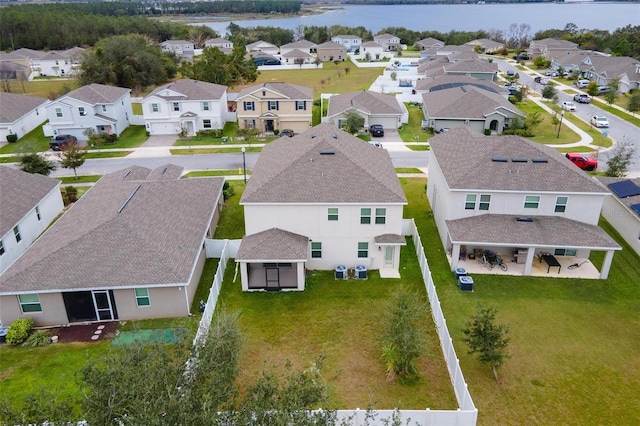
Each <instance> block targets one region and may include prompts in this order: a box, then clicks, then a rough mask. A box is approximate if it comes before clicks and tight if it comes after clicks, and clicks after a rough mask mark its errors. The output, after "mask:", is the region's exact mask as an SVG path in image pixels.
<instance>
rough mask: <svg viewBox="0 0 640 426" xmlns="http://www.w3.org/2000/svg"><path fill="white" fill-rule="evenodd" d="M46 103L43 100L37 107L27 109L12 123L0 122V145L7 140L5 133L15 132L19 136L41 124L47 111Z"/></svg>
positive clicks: (45, 117)
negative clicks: (27, 110)
mask: <svg viewBox="0 0 640 426" xmlns="http://www.w3.org/2000/svg"><path fill="white" fill-rule="evenodd" d="M47 103H48V102H45V103H43V104H42V105H40V106H39V107H38V108H35V109H33V110H31V111H29V112H28V113H26V114H25V115H23V116H22V117H20V118H18V119H17V120H16V121H14V122H12V123H1V124H0V145H3V144H4V143H6V142H7V135H8V134H10V133H15V134H17V135H18V138H21V137H23V136H24V135H26V134H27V133H29V132H30V131H32V130H33V129H35V128H36V127H38V126H39V125H41V124H42V123H43V122H44V121H45V120H46V119H47V113H46V109H45V106H46V105H47Z"/></svg>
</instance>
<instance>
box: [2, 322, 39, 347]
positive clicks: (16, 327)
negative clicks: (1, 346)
mask: <svg viewBox="0 0 640 426" xmlns="http://www.w3.org/2000/svg"><path fill="white" fill-rule="evenodd" d="M34 325H35V321H34V320H33V318H19V319H17V320H15V321H14V322H13V323H11V326H10V327H9V330H7V343H8V344H10V345H19V344H20V343H22V342H24V341H25V340H27V337H29V332H30V331H31V329H32V328H33V326H34Z"/></svg>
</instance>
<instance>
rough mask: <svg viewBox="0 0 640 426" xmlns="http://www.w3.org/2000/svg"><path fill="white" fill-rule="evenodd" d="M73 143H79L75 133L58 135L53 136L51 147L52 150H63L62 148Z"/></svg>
mask: <svg viewBox="0 0 640 426" xmlns="http://www.w3.org/2000/svg"><path fill="white" fill-rule="evenodd" d="M72 143H78V139H77V138H76V137H75V136H73V135H58V136H54V137H53V138H51V142H49V148H51V150H52V151H62V149H63V148H64V147H65V146H67V145H69V144H72Z"/></svg>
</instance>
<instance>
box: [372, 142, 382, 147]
mask: <svg viewBox="0 0 640 426" xmlns="http://www.w3.org/2000/svg"><path fill="white" fill-rule="evenodd" d="M369 144H370V145H373V146H375V147H376V148H382V144H381V143H380V142H375V141H373V142H369Z"/></svg>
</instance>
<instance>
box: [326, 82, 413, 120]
mask: <svg viewBox="0 0 640 426" xmlns="http://www.w3.org/2000/svg"><path fill="white" fill-rule="evenodd" d="M349 111H355V112H356V113H358V115H360V116H361V117H363V118H364V128H365V129H368V128H369V126H371V125H372V124H380V125H382V127H384V128H385V129H397V128H398V127H399V126H400V125H401V124H402V123H407V122H408V121H409V113H408V111H407V108H406V107H405V106H404V104H403V103H402V102H400V101H398V99H397V98H396V97H395V96H394V95H385V94H383V93H377V92H372V91H369V90H361V91H357V92H349V93H343V94H340V95H333V96H331V97H330V98H329V107H328V108H327V117H326V118H324V119H323V122H331V123H333V124H334V125H335V126H336V127H338V128H340V129H341V128H342V126H343V123H344V121H345V119H346V115H345V114H346V113H347V112H349Z"/></svg>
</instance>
